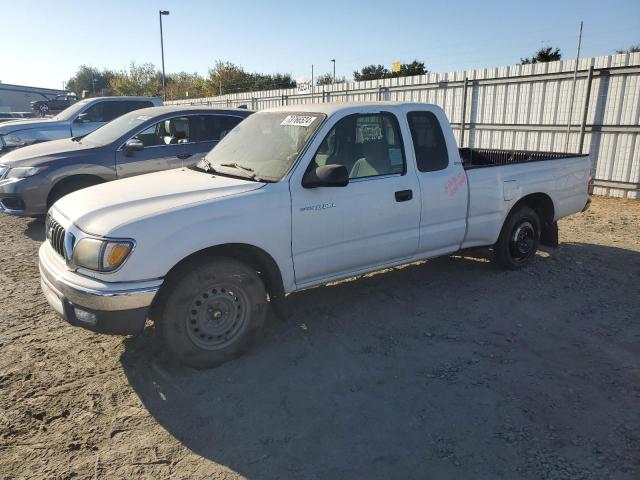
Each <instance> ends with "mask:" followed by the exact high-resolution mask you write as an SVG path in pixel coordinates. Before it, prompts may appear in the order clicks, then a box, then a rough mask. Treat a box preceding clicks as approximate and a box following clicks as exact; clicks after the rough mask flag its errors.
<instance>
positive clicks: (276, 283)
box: [166, 243, 285, 308]
mask: <svg viewBox="0 0 640 480" xmlns="http://www.w3.org/2000/svg"><path fill="white" fill-rule="evenodd" d="M212 256H224V257H228V258H233V259H234V260H237V261H238V262H242V263H244V264H245V265H248V266H249V267H251V268H252V269H253V270H255V271H256V272H257V273H258V275H259V276H260V278H261V279H262V281H263V282H264V286H265V289H266V290H267V293H268V294H269V300H270V302H271V303H273V304H274V305H275V306H276V308H279V305H280V304H281V301H282V300H284V296H285V294H284V285H283V283H282V274H281V273H280V268H279V267H278V264H277V263H276V261H275V260H274V259H273V257H272V256H271V255H269V254H268V253H267V252H265V251H264V250H262V249H261V248H258V247H256V246H253V245H248V244H245V243H229V244H225V245H216V246H214V247H209V248H205V249H203V250H200V251H198V252H195V253H192V254H191V255H189V256H188V257H185V258H183V259H182V260H180V262H178V263H177V264H176V265H174V267H173V268H172V269H171V270H170V271H169V273H168V274H167V276H166V277H167V278H169V277H171V276H173V275H174V274H175V273H176V272H177V271H179V270H180V268H181V267H183V266H185V265H186V264H188V263H191V262H193V261H197V260H198V259H205V258H207V257H212Z"/></svg>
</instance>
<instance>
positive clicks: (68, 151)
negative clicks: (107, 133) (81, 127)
mask: <svg viewBox="0 0 640 480" xmlns="http://www.w3.org/2000/svg"><path fill="white" fill-rule="evenodd" d="M94 148H96V147H95V146H91V145H87V144H82V143H80V142H74V141H73V140H71V139H70V138H65V139H62V140H52V141H50V142H41V143H35V144H33V145H27V146H26V147H22V148H18V149H15V150H12V151H9V152H7V153H6V154H5V155H3V156H2V158H0V163H1V164H3V165H9V166H10V167H37V166H41V165H47V164H49V163H50V162H51V161H55V160H57V159H60V158H67V157H70V156H74V155H76V154H78V153H82V154H86V153H88V152H87V151H88V150H93V149H94Z"/></svg>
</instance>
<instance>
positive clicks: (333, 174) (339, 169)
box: [302, 165, 349, 188]
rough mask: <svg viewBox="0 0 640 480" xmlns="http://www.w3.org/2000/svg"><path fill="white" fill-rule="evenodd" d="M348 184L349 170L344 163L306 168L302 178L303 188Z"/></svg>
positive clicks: (343, 185)
mask: <svg viewBox="0 0 640 480" xmlns="http://www.w3.org/2000/svg"><path fill="white" fill-rule="evenodd" d="M348 184H349V172H347V168H346V167H345V166H344V165H323V166H321V167H317V168H315V169H313V168H312V169H311V170H308V171H307V173H305V174H304V177H303V178H302V186H303V187H304V188H316V187H346V186H347V185H348Z"/></svg>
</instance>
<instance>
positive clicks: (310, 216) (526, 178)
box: [40, 102, 590, 368]
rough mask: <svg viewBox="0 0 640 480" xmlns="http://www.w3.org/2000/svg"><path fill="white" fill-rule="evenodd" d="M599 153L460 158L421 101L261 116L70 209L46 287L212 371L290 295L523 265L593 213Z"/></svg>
mask: <svg viewBox="0 0 640 480" xmlns="http://www.w3.org/2000/svg"><path fill="white" fill-rule="evenodd" d="M589 182H590V162H589V159H588V157H587V156H575V155H567V154H554V153H542V152H522V151H499V150H473V149H462V150H458V147H457V145H456V141H455V139H454V136H453V132H452V130H451V127H450V125H449V122H448V120H447V118H446V116H445V114H444V112H443V111H442V110H441V109H440V108H439V107H437V106H433V105H426V104H415V103H386V102H384V103H369V104H349V103H343V104H328V103H327V104H312V105H296V106H290V107H282V108H276V109H271V110H266V111H262V112H259V113H256V114H254V115H252V116H251V117H249V118H248V119H246V120H244V121H243V122H242V123H240V124H239V125H238V126H237V127H236V128H235V129H234V130H232V131H231V132H230V133H229V134H228V135H227V136H226V137H225V138H224V139H223V140H222V141H221V142H220V143H219V144H218V146H216V148H214V149H213V150H212V151H211V152H210V153H209V154H208V155H207V156H206V157H205V158H204V159H203V160H201V161H200V163H199V164H198V165H197V166H196V167H192V168H183V169H177V170H169V171H165V172H161V173H154V174H149V175H143V176H140V177H135V178H132V179H124V180H119V181H116V182H111V183H108V184H104V185H98V186H95V187H91V188H87V189H85V190H81V191H79V192H76V193H73V194H71V195H69V196H67V197H64V198H63V199H62V200H60V201H58V202H57V203H56V204H55V205H54V206H53V207H52V209H51V210H50V211H49V214H48V217H47V221H46V237H47V241H46V242H45V243H44V244H43V245H42V247H41V249H40V270H41V279H42V289H43V291H44V294H45V295H46V297H47V299H48V301H49V303H50V304H51V306H52V307H53V308H54V309H55V310H56V311H57V312H58V313H59V314H60V315H61V316H63V317H64V318H65V319H66V320H67V321H68V322H70V323H71V324H73V325H77V326H82V327H85V328H89V329H91V330H94V331H97V332H104V333H117V334H130V333H135V332H137V331H140V330H142V328H143V326H144V324H145V320H146V319H147V318H150V319H151V320H153V321H154V322H155V326H156V328H158V329H159V330H160V332H161V338H162V339H163V341H164V342H165V344H166V346H167V347H168V349H169V350H170V351H171V352H173V353H174V354H175V355H176V356H177V357H178V358H179V359H180V360H181V361H183V362H184V363H186V364H188V365H191V366H194V367H199V368H204V367H209V366H213V365H216V364H219V363H221V362H223V361H225V360H227V359H229V358H231V357H233V356H235V355H237V354H238V353H239V352H240V351H242V350H243V349H244V348H245V347H246V346H247V345H248V344H249V342H250V340H251V339H252V338H254V337H255V336H256V333H257V332H259V331H260V329H261V327H262V325H263V323H264V321H265V317H266V314H267V310H268V307H269V305H272V306H274V307H275V308H276V311H278V312H281V311H282V310H283V304H284V297H285V295H286V294H289V293H292V292H295V291H297V290H301V289H305V288H309V287H313V286H318V285H322V284H326V283H328V282H332V281H335V280H337V279H341V278H347V277H353V276H357V275H360V274H363V273H365V272H370V271H374V270H378V269H382V268H386V267H390V266H393V265H399V264H404V263H409V262H414V261H416V260H420V259H425V258H430V257H436V256H440V255H447V254H450V253H452V252H456V251H458V250H460V249H464V248H468V247H476V246H481V245H484V246H493V251H494V257H495V259H496V260H497V261H498V262H500V263H501V264H502V265H504V266H505V267H507V268H510V269H516V268H520V267H522V266H524V265H526V264H528V263H529V262H530V261H531V260H532V259H533V257H534V256H535V253H536V249H537V247H538V244H539V243H543V244H544V243H546V244H555V243H557V224H556V221H557V220H558V219H559V218H562V217H564V216H567V215H570V214H572V213H576V212H579V211H581V210H583V209H585V208H586V207H587V205H588V202H589V196H588V188H589Z"/></svg>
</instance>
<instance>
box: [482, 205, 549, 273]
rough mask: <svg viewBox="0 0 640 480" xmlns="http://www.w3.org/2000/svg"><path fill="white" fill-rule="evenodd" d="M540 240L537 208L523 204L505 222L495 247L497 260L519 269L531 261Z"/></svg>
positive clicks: (513, 268) (503, 264)
mask: <svg viewBox="0 0 640 480" xmlns="http://www.w3.org/2000/svg"><path fill="white" fill-rule="evenodd" d="M539 241H540V219H539V217H538V214H537V213H536V212H535V210H533V209H531V208H529V207H527V206H524V205H523V206H521V207H518V208H517V209H516V210H514V211H512V212H511V213H510V214H509V216H508V217H507V220H506V221H505V222H504V225H503V227H502V231H501V232H500V236H499V237H498V241H497V242H496V244H495V245H494V247H493V254H494V258H495V260H496V261H497V262H498V263H500V264H501V265H502V266H504V267H506V268H508V269H510V270H517V269H519V268H522V267H524V266H525V265H527V264H529V263H531V261H532V260H533V258H534V257H535V256H536V251H537V250H538V242H539Z"/></svg>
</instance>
